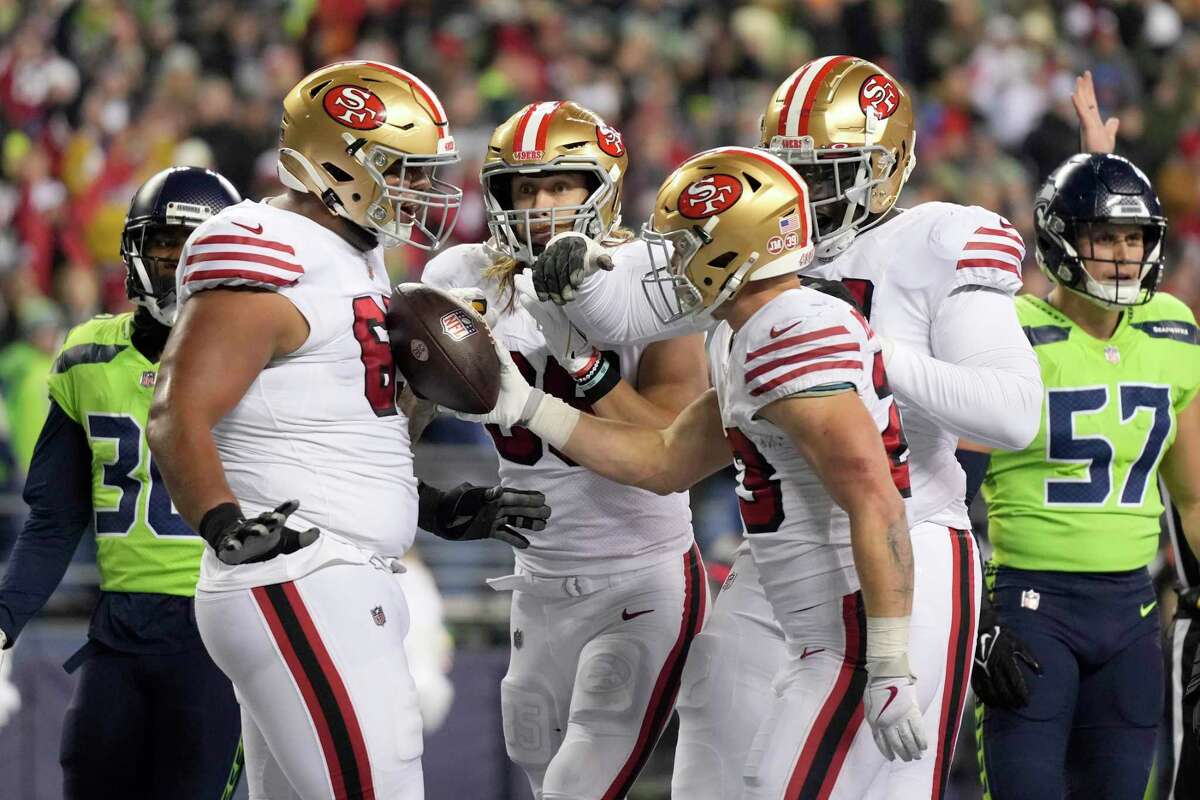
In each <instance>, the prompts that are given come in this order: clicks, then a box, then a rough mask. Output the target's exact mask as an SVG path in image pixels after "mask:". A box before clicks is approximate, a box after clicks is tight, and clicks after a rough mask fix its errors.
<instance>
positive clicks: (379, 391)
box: [176, 200, 417, 588]
mask: <svg viewBox="0 0 1200 800" xmlns="http://www.w3.org/2000/svg"><path fill="white" fill-rule="evenodd" d="M176 286H177V290H178V303H179V307H180V309H182V308H183V307H184V305H185V304H186V303H187V302H188V300H189V299H190V298H191V297H193V296H194V295H195V294H196V293H197V292H200V291H203V290H205V289H212V288H217V287H224V286H247V287H254V288H256V289H265V290H269V291H273V292H278V293H279V294H280V295H282V296H284V297H286V298H287V299H288V300H290V301H291V302H292V303H293V304H294V305H295V306H296V308H297V309H299V311H300V313H301V314H303V315H304V318H305V319H306V320H308V325H309V334H308V339H306V340H305V342H304V344H303V345H301V346H300V348H299V349H298V350H296V351H295V352H294V353H291V354H289V355H287V356H284V357H283V358H277V359H273V360H272V361H271V362H270V363H269V364H267V366H266V367H265V368H264V369H263V371H262V372H261V373H259V375H258V377H257V378H255V379H254V382H253V383H252V384H251V385H250V388H249V389H248V390H247V391H246V394H245V396H244V397H242V399H241V401H240V402H239V403H238V404H237V406H235V407H234V409H233V410H232V411H230V412H229V413H228V414H227V415H226V416H225V417H224V419H222V420H221V421H220V422H219V423H217V425H216V427H214V428H213V438H214V439H215V440H216V444H217V450H218V451H219V453H220V455H221V463H222V464H223V466H224V468H225V476H226V478H227V479H228V481H229V486H230V488H231V489H232V490H233V493H234V495H235V496H236V497H237V499H238V502H239V503H240V504H241V506H242V510H243V511H244V512H245V513H246V515H247V516H248V517H249V516H252V515H255V514H258V513H259V512H261V511H264V510H271V509H273V508H274V507H275V506H277V505H278V504H279V503H282V502H283V501H285V500H288V499H292V498H295V499H297V500H299V501H300V510H299V511H297V512H296V514H295V515H294V516H293V518H292V520H291V522H290V523H289V525H290V527H293V528H302V527H307V526H316V527H318V528H320V529H321V531H323V532H324V533H325V534H326V535H324V536H322V537H321V541H320V543H319V545H314V546H312V547H309V548H305V549H304V550H301V551H299V552H298V553H295V554H293V555H292V556H286V557H279V558H275V559H271V560H270V561H266V562H263V563H262V564H252V565H244V566H240V567H228V566H226V565H224V564H222V563H221V562H220V561H218V560H217V559H216V558H215V557H214V556H212V554H211V553H208V552H206V557H205V561H204V569H203V570H202V577H201V584H200V585H201V588H216V587H218V586H219V587H221V588H233V585H234V584H238V585H259V584H262V583H269V582H273V581H274V580H275V579H279V577H280V575H286V577H284V578H282V579H289V578H294V577H298V575H296V574H293V573H295V572H297V571H300V574H303V571H304V570H305V569H307V568H315V566H314V565H318V564H320V563H325V562H326V561H327V560H328V558H332V557H334V556H332V555H331V554H330V553H325V554H324V556H323V555H322V551H324V550H329V548H330V547H333V545H332V544H331V543H330V541H331V540H336V539H340V540H342V541H343V542H346V543H350V544H351V545H353V546H355V547H357V548H360V549H362V550H365V551H367V552H368V553H378V554H381V555H383V556H389V557H391V556H400V555H402V554H403V553H404V552H405V551H406V550H408V548H409V546H410V545H411V544H412V540H413V534H414V532H415V530H416V518H417V481H416V478H415V477H414V476H413V470H412V449H411V446H410V444H409V440H408V418H407V417H406V416H405V415H404V414H403V412H401V411H400V410H399V409H398V408H397V406H396V387H395V385H394V384H395V376H394V372H393V367H392V356H391V349H390V347H389V344H388V335H387V328H386V325H385V319H384V312H385V308H386V306H387V303H388V301H389V299H390V297H391V289H390V287H389V282H388V276H387V271H386V270H385V269H384V266H383V258H382V252H381V249H380V248H376V249H374V250H371V251H368V252H362V251H359V250H357V249H355V248H354V247H352V246H351V245H350V244H349V243H348V242H346V241H345V240H344V239H342V238H341V237H340V236H338V235H337V234H335V233H333V232H332V231H330V230H329V229H327V228H324V227H322V226H320V225H318V224H317V223H315V222H313V221H311V220H309V219H306V218H305V217H303V216H300V215H298V214H295V213H292V212H290V211H285V210H283V209H279V208H275V207H273V206H269V205H266V204H263V203H257V202H253V201H249V200H247V201H244V202H242V203H239V204H237V205H235V206H232V207H230V208H227V209H225V210H224V211H222V212H221V213H220V214H218V215H217V216H215V217H213V218H212V219H210V220H208V221H207V222H205V223H204V224H202V225H201V226H200V227H198V228H197V229H196V230H195V231H194V232H193V233H192V235H191V236H190V237H189V238H188V241H187V244H186V245H185V246H184V249H183V254H182V256H181V258H180V262H179V269H178V271H177V273H176ZM339 552H341V553H342V555H340V556H337V557H338V558H341V557H344V556H346V553H345V552H342V551H339ZM350 557H354V556H353V554H351V555H350ZM289 562H291V566H289Z"/></svg>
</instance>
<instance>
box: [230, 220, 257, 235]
mask: <svg viewBox="0 0 1200 800" xmlns="http://www.w3.org/2000/svg"><path fill="white" fill-rule="evenodd" d="M233 224H234V225H237V226H238V227H239V228H245V229H246V230H248V231H250V232H251V233H253V234H255V235H257V234H260V233H262V232H263V226H262V223H261V222H260V223H258V227H257V228H251V227H250V226H249V225H243V224H242V223H240V222H235V223H233Z"/></svg>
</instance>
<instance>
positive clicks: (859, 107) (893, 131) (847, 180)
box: [759, 56, 917, 260]
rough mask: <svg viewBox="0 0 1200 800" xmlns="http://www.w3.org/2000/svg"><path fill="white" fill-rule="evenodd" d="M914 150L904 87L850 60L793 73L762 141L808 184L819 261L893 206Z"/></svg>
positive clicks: (774, 101) (770, 107)
mask: <svg viewBox="0 0 1200 800" xmlns="http://www.w3.org/2000/svg"><path fill="white" fill-rule="evenodd" d="M915 145H916V130H915V129H914V127H913V110H912V100H911V99H910V98H909V96H908V93H907V92H906V91H904V87H903V86H901V85H900V84H899V83H898V82H897V81H896V79H895V78H893V77H892V76H891V75H889V74H888V73H887V72H885V71H884V70H882V69H880V68H879V67H877V66H876V65H874V64H872V63H871V62H870V61H865V60H863V59H861V58H854V57H852V56H826V57H825V58H818V59H816V60H815V61H810V62H808V63H807V64H805V65H804V66H802V67H800V69H798V70H796V71H795V72H793V73H792V74H791V76H790V77H788V79H787V80H785V81H784V82H783V83H782V84H780V85H779V88H778V89H776V90H775V94H774V95H773V96H772V97H771V101H770V102H769V103H768V104H767V111H766V113H765V114H764V115H763V119H762V135H761V137H760V140H759V147H763V148H766V149H767V150H769V151H770V152H772V153H774V154H775V155H777V156H779V157H780V158H782V159H783V160H784V161H786V162H788V163H789V164H791V165H792V166H793V167H794V168H795V169H796V171H797V172H798V173H799V174H800V177H802V178H804V180H805V182H806V183H807V184H808V189H809V191H810V192H811V198H812V199H811V201H810V202H811V204H812V216H813V220H814V221H815V225H816V233H815V234H814V240H815V242H816V247H817V257H818V258H820V259H822V260H827V259H830V258H833V257H834V256H836V255H837V254H838V253H840V252H842V251H843V250H845V249H846V248H847V247H848V246H849V245H850V243H851V242H852V241H854V237H855V236H856V235H858V234H859V233H860V232H862V231H865V230H867V229H869V228H870V227H871V226H872V225H875V224H876V223H877V222H879V221H880V220H881V219H882V218H883V216H884V215H885V214H886V213H887V212H888V211H890V210H891V208H892V206H894V205H895V204H896V199H897V198H898V197H899V196H900V190H901V189H903V188H904V182H905V181H907V180H908V176H909V174H910V173H911V172H912V169H913V167H914V166H915V165H916V163H917V162H916V157H915V156H914V154H913V148H914V147H915Z"/></svg>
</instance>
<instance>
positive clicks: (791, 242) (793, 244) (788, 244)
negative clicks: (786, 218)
mask: <svg viewBox="0 0 1200 800" xmlns="http://www.w3.org/2000/svg"><path fill="white" fill-rule="evenodd" d="M783 246H784V248H786V249H788V250H795V249H796V248H797V247H799V246H800V234H798V233H796V232H795V231H792V232H791V233H789V234H788V235H787V236H784V237H783Z"/></svg>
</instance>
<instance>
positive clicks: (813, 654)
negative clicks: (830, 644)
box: [800, 647, 825, 661]
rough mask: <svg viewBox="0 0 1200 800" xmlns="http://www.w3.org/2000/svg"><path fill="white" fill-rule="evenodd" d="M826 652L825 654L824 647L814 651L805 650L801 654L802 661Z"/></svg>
mask: <svg viewBox="0 0 1200 800" xmlns="http://www.w3.org/2000/svg"><path fill="white" fill-rule="evenodd" d="M824 652H825V648H824V647H818V648H816V649H814V650H809V649H808V648H807V647H806V648H804V652H803V653H801V654H800V660H801V661H803V660H804V659H806V658H808V657H809V656H815V655H816V654H817V653H824Z"/></svg>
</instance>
